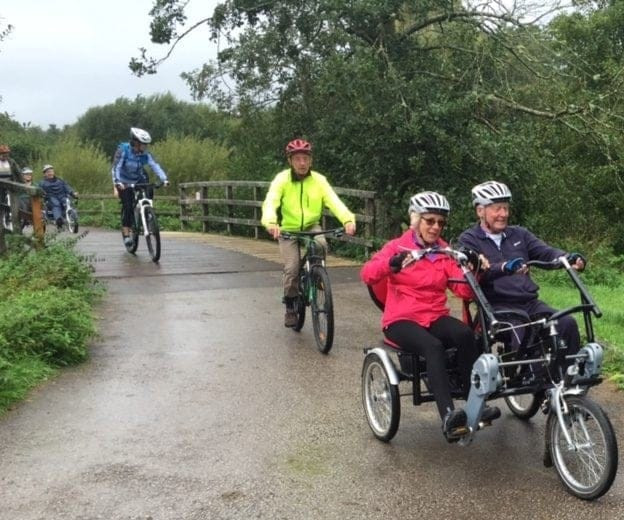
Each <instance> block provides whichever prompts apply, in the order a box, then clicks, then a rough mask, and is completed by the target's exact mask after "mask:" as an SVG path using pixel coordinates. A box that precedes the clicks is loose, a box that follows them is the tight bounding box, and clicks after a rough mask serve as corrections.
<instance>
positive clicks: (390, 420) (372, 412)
mask: <svg viewBox="0 0 624 520" xmlns="http://www.w3.org/2000/svg"><path fill="white" fill-rule="evenodd" d="M362 404H363V405H364V412H365V413H366V420H367V421H368V425H369V426H370V429H371V430H372V431H373V435H374V436H375V437H377V438H378V439H379V440H380V441H384V442H388V441H389V440H390V439H392V437H394V436H395V434H396V432H397V430H398V429H399V419H400V418H401V402H400V399H399V387H398V385H393V384H391V383H390V377H389V376H388V373H387V372H386V367H385V366H384V364H383V363H382V361H381V359H380V357H379V356H378V355H377V354H368V355H367V356H366V358H364V367H363V368H362Z"/></svg>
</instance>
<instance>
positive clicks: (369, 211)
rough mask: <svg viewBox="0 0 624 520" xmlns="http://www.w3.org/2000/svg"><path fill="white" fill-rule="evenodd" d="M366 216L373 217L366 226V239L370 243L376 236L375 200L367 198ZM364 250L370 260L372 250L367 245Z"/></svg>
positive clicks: (365, 204) (365, 203)
mask: <svg viewBox="0 0 624 520" xmlns="http://www.w3.org/2000/svg"><path fill="white" fill-rule="evenodd" d="M364 214H365V215H366V216H369V217H372V219H371V221H370V222H367V223H366V225H365V226H364V238H365V239H366V240H367V241H368V240H371V239H372V238H373V237H374V236H375V199H372V198H370V199H369V198H367V199H366V200H365V201H364ZM364 250H365V251H366V257H367V258H369V257H370V253H371V251H370V250H371V248H370V247H369V246H368V245H366V246H364Z"/></svg>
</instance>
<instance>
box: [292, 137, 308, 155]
mask: <svg viewBox="0 0 624 520" xmlns="http://www.w3.org/2000/svg"><path fill="white" fill-rule="evenodd" d="M294 153H306V154H308V155H312V145H311V144H310V143H308V141H305V140H304V139H294V140H293V141H290V143H288V144H287V145H286V155H287V156H288V157H290V156H291V155H292V154H294Z"/></svg>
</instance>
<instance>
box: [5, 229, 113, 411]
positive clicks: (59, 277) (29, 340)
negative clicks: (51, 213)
mask: <svg viewBox="0 0 624 520" xmlns="http://www.w3.org/2000/svg"><path fill="white" fill-rule="evenodd" d="M13 242H14V243H12V244H11V246H12V247H11V253H10V254H8V255H6V256H4V257H2V258H0V323H2V329H1V330H0V411H2V410H5V409H6V408H7V407H8V406H9V405H10V404H11V403H12V402H14V401H15V400H17V399H20V398H22V397H23V396H24V395H25V394H26V392H27V391H28V389H29V388H31V387H32V386H34V385H35V384H37V383H38V382H39V381H41V380H42V379H45V378H47V377H49V375H50V374H52V373H53V372H54V371H55V369H56V367H59V366H64V365H71V364H75V363H79V362H81V361H83V360H84V359H85V358H86V357H87V341H88V339H89V338H90V337H91V336H92V335H93V334H94V333H95V325H94V319H93V315H92V305H93V303H94V301H95V300H96V298H97V296H98V295H99V294H101V288H100V287H99V286H98V285H96V283H95V282H94V280H93V277H92V270H91V268H90V266H89V265H88V264H87V263H86V261H85V260H84V259H83V258H81V257H80V256H78V255H77V254H76V253H75V252H74V251H73V245H74V244H75V242H76V239H72V240H65V241H62V242H61V241H53V242H52V243H49V244H47V247H45V248H44V249H43V250H40V251H35V250H31V249H30V248H28V247H27V246H28V244H27V242H26V240H25V239H21V241H20V240H19V239H16V240H14V241H13Z"/></svg>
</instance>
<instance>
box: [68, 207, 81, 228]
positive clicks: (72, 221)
mask: <svg viewBox="0 0 624 520" xmlns="http://www.w3.org/2000/svg"><path fill="white" fill-rule="evenodd" d="M67 228H68V229H69V230H70V231H71V232H72V233H78V214H77V213H76V210H75V209H70V210H69V211H68V212H67Z"/></svg>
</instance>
